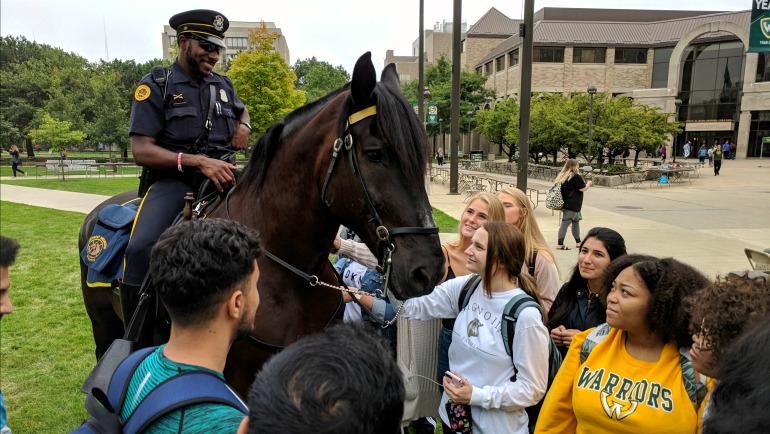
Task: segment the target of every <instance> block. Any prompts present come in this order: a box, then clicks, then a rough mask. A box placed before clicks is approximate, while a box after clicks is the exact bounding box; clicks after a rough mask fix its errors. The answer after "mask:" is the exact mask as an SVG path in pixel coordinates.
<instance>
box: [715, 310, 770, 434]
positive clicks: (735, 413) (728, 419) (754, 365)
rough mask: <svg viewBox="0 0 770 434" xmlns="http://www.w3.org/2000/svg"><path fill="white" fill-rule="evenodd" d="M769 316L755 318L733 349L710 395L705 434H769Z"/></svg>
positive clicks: (727, 352) (720, 370)
mask: <svg viewBox="0 0 770 434" xmlns="http://www.w3.org/2000/svg"><path fill="white" fill-rule="evenodd" d="M768 323H770V315H768V314H765V315H764V316H760V317H758V318H755V319H754V320H753V321H752V323H751V324H749V325H747V328H746V330H745V331H744V332H743V333H742V334H741V336H740V337H739V338H738V339H736V340H735V342H733V343H732V345H730V348H729V349H728V351H726V352H725V358H724V361H723V362H722V364H721V366H720V367H719V381H718V382H717V384H716V387H715V388H714V391H713V392H712V393H711V397H710V398H709V399H710V403H711V406H710V407H709V410H708V414H707V415H706V418H705V419H704V420H703V434H739V433H740V434H743V433H758V432H767V427H768V426H770V412H768V411H767V403H768V402H770V382H769V381H767V378H768V377H770V357H767V355H768V354H770V328H768V327H767V324H768Z"/></svg>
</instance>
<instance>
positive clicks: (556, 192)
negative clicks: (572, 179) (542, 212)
mask: <svg viewBox="0 0 770 434" xmlns="http://www.w3.org/2000/svg"><path fill="white" fill-rule="evenodd" d="M545 207H546V208H548V209H552V210H554V211H558V210H560V209H562V207H564V198H563V197H562V196H561V184H554V185H553V187H551V189H550V190H548V193H546V194H545Z"/></svg>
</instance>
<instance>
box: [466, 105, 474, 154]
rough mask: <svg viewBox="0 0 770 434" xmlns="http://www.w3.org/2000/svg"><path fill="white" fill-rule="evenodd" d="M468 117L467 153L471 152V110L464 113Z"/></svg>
mask: <svg viewBox="0 0 770 434" xmlns="http://www.w3.org/2000/svg"><path fill="white" fill-rule="evenodd" d="M465 114H466V115H468V152H470V151H471V116H473V110H468V111H467V112H465Z"/></svg>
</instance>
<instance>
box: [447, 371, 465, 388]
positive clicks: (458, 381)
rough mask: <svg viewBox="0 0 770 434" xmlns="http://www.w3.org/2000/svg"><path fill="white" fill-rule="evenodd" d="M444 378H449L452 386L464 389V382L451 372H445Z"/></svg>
mask: <svg viewBox="0 0 770 434" xmlns="http://www.w3.org/2000/svg"><path fill="white" fill-rule="evenodd" d="M444 376H445V377H447V379H448V380H449V384H451V385H452V386H454V387H463V380H462V378H460V377H458V376H457V375H455V374H453V373H451V372H450V371H446V372H444Z"/></svg>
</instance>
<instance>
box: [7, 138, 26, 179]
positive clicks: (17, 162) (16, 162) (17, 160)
mask: <svg viewBox="0 0 770 434" xmlns="http://www.w3.org/2000/svg"><path fill="white" fill-rule="evenodd" d="M8 153H9V154H11V169H12V170H13V177H14V178H16V172H21V174H22V175H23V176H27V172H25V171H23V170H21V169H19V166H21V157H20V156H19V147H18V146H16V145H11V149H10V150H9V151H8Z"/></svg>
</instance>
